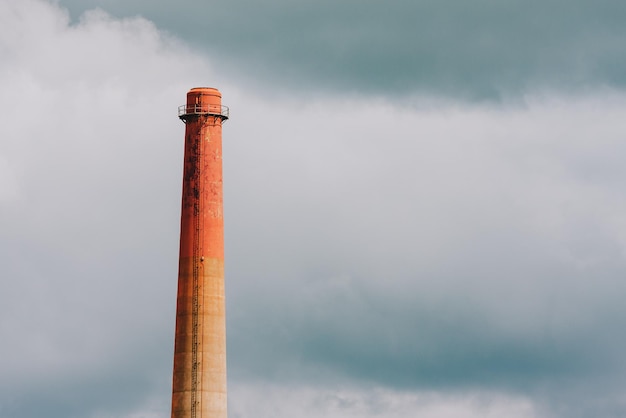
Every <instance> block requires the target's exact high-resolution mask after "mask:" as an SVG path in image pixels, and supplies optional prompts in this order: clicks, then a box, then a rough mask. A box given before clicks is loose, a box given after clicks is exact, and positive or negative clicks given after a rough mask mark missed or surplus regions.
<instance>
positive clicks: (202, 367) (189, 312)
mask: <svg viewBox="0 0 626 418" xmlns="http://www.w3.org/2000/svg"><path fill="white" fill-rule="evenodd" d="M178 116H179V117H180V119H182V121H183V122H184V123H185V157H184V158H185V160H184V170H183V197H182V213H181V225H180V259H179V270H178V297H177V301H176V337H175V344H174V374H173V388H172V418H226V417H227V415H226V321H225V306H224V219H223V215H222V208H223V205H222V123H223V122H224V121H225V120H226V119H228V108H227V107H225V106H222V95H221V94H220V92H219V91H218V90H217V89H214V88H208V87H201V88H193V89H191V90H190V91H189V92H188V93H187V104H186V105H183V106H180V107H179V108H178Z"/></svg>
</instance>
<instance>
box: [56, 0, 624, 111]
mask: <svg viewBox="0 0 626 418" xmlns="http://www.w3.org/2000/svg"><path fill="white" fill-rule="evenodd" d="M61 4H63V5H66V6H68V7H70V9H71V10H72V11H73V12H74V15H75V16H77V15H78V14H80V12H82V11H83V10H86V9H88V8H91V7H94V6H100V7H103V8H105V9H106V10H108V11H110V12H112V13H114V14H117V15H120V16H128V15H135V14H139V15H143V16H146V17H148V18H149V19H152V20H154V21H155V22H157V24H158V25H159V26H160V27H163V28H166V29H168V30H170V31H171V32H173V33H174V34H176V35H178V36H182V37H183V38H184V39H186V40H187V41H188V42H190V43H191V44H193V45H196V46H197V47H200V48H201V49H204V50H207V51H210V52H211V54H213V56H214V57H215V58H216V59H217V60H218V61H219V62H218V63H217V65H219V66H220V68H223V69H224V71H232V72H234V73H238V74H239V75H242V76H243V77H244V79H247V80H248V81H249V82H251V83H260V84H269V86H271V87H268V89H269V90H273V89H277V88H278V89H291V90H304V91H307V92H310V91H311V90H321V91H326V92H327V91H330V90H337V91H338V92H341V93H345V92H354V93H358V94H366V95H370V94H371V95H379V94H383V95H389V96H397V95H401V96H402V95H411V94H427V95H436V96H439V95H443V96H450V97H455V98H465V99H472V100H475V99H478V100H481V99H488V100H492V99H500V98H502V97H511V96H513V97H516V96H519V95H524V94H525V93H527V92H533V91H537V90H542V89H549V90H552V89H556V90H566V91H569V90H574V91H586V90H587V89H590V88H594V87H598V86H605V85H606V86H612V87H617V88H620V89H621V88H623V87H624V86H625V85H626V74H625V73H624V70H623V68H624V67H625V64H626V62H625V60H626V58H624V57H626V53H625V52H626V51H625V49H624V44H623V42H622V40H623V39H624V38H625V37H626V29H624V28H625V27H626V26H625V25H624V16H626V6H625V5H624V4H623V2H620V1H618V0H603V1H599V2H593V3H589V2H584V1H565V0H551V1H547V2H546V1H530V2H529V1H521V0H517V1H508V2H494V1H491V0H479V1H471V2H468V1H462V0H456V1H446V2H441V1H431V0H427V1H391V2H385V3H381V2H376V1H365V2H363V1H356V0H352V1H342V2H334V1H321V2H319V1H318V2H314V3H298V2H296V3H294V2H289V1H278V0H277V1H270V2H263V3H259V2H250V1H242V0H236V1H229V2H222V3H216V2H206V1H199V0H185V1H183V2H178V3H176V4H174V3H169V2H147V1H141V0H133V1H99V0H90V1H75V0H63V1H61Z"/></svg>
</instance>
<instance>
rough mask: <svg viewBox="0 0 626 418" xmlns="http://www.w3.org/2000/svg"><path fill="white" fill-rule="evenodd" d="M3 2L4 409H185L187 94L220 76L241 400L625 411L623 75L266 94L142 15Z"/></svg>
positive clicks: (240, 410)
mask: <svg viewBox="0 0 626 418" xmlns="http://www.w3.org/2000/svg"><path fill="white" fill-rule="evenodd" d="M0 7H1V8H2V9H1V11H2V12H3V13H0V16H11V14H10V13H13V12H16V11H17V12H19V13H14V15H13V17H14V19H8V20H7V21H6V23H7V25H8V24H9V23H10V22H13V26H7V25H0V46H1V47H2V49H1V51H2V53H3V54H4V55H3V58H7V59H6V61H5V66H4V67H3V68H4V72H2V73H0V83H1V85H2V91H3V95H2V96H0V109H2V111H1V112H0V118H1V119H0V120H1V122H2V123H0V136H1V137H2V138H3V141H1V142H0V161H2V162H4V163H3V164H4V165H3V168H2V170H3V171H1V172H0V174H2V173H6V174H7V176H9V180H8V181H4V180H3V181H0V185H1V184H10V185H11V191H10V192H9V193H4V191H2V192H0V197H1V200H0V215H2V216H0V229H1V230H2V234H1V236H0V249H1V250H2V251H0V278H1V279H2V280H1V281H0V287H1V288H0V334H1V336H2V338H1V339H2V341H3V350H4V351H3V356H2V358H1V359H0V369H1V370H2V373H0V388H1V389H2V390H0V393H1V394H2V395H1V396H0V411H2V412H5V411H11V413H13V414H14V415H15V416H43V415H45V416H49V417H54V416H55V415H56V416H58V417H66V416H72V415H74V416H88V417H94V418H100V417H106V416H112V415H113V416H124V417H129V418H131V417H132V418H134V417H136V416H154V417H158V416H167V413H168V399H169V396H170V394H169V379H170V377H171V376H170V373H171V370H170V367H171V349H172V345H171V344H172V336H173V321H174V318H173V313H174V303H175V294H174V292H175V286H176V284H175V276H176V257H177V233H178V231H177V229H178V222H179V219H178V214H179V212H178V210H179V202H180V200H179V199H180V174H181V172H182V168H181V159H182V158H181V157H182V156H181V152H182V147H181V145H182V143H181V141H182V132H183V131H182V129H183V127H182V124H181V123H180V122H179V121H178V120H176V117H175V114H174V112H175V108H176V105H177V104H179V103H180V102H181V101H183V100H184V93H185V92H186V90H187V89H188V88H189V87H191V86H194V85H204V84H205V83H209V82H210V83H211V84H213V83H215V84H214V85H217V86H218V87H220V89H221V90H222V92H223V93H224V103H225V104H226V105H229V106H231V110H232V113H231V115H232V119H231V120H230V121H228V122H227V124H226V125H225V127H224V163H225V166H224V167H225V199H226V200H225V213H226V214H227V215H226V222H227V225H226V229H227V234H226V244H227V248H226V250H227V253H226V254H227V277H228V279H227V298H228V300H227V303H228V338H229V346H228V347H229V348H228V349H229V353H228V354H229V373H230V374H229V379H230V380H229V384H230V385H231V388H233V391H232V393H233V394H234V398H231V403H233V402H235V407H234V408H232V410H233V411H234V413H235V414H239V415H235V416H242V417H244V416H250V415H252V414H253V413H252V412H251V411H254V412H255V416H260V417H269V416H273V417H274V416H293V415H294V412H295V411H297V408H298V402H299V401H300V400H302V401H303V402H304V403H303V404H304V405H308V406H310V409H309V410H307V411H305V412H303V414H302V416H305V417H307V416H321V415H324V412H325V411H326V412H329V413H330V414H334V416H346V415H347V416H350V414H352V416H360V417H361V416H366V417H367V416H375V415H376V414H379V415H380V414H383V413H385V415H386V416H390V417H412V416H416V415H417V414H416V411H423V404H422V403H421V402H422V401H421V400H420V399H421V398H420V396H422V395H424V394H425V393H426V394H427V393H432V392H434V393H436V394H437V397H440V399H439V400H438V401H437V402H439V405H440V406H441V405H443V406H446V407H447V408H452V411H457V410H456V409H454V405H456V404H458V403H459V402H460V403H461V404H463V406H462V408H461V407H459V408H461V409H463V408H464V410H465V411H466V412H467V410H469V411H470V412H467V413H466V414H460V413H455V412H449V411H450V409H444V411H446V412H433V413H432V414H431V415H426V414H423V415H422V416H429V417H430V416H432V417H437V418H439V417H441V416H446V415H447V416H463V417H465V416H468V417H475V416H489V415H488V414H480V411H481V409H480V407H478V406H476V405H475V404H473V403H472V402H470V401H467V404H466V401H465V400H466V399H472V397H473V396H475V393H488V394H490V396H492V397H494V398H495V399H496V400H498V399H499V401H497V402H496V401H494V405H496V406H494V407H493V408H486V407H485V408H483V409H484V410H487V411H492V412H493V411H495V412H493V413H492V415H491V416H520V417H531V416H532V417H550V416H553V415H555V414H556V415H560V416H568V417H570V416H571V417H590V416H610V414H613V415H616V416H618V415H619V414H620V413H622V415H623V411H624V407H623V402H622V401H621V399H622V398H621V394H620V390H621V388H622V387H623V383H624V362H623V360H622V352H623V351H624V347H625V345H626V341H624V339H623V337H622V334H623V333H622V332H621V329H622V328H623V326H622V325H623V323H624V319H625V318H624V315H625V310H624V308H623V303H622V295H623V294H624V290H625V289H624V284H623V280H622V278H623V276H624V248H625V242H626V241H625V238H624V237H626V232H625V230H624V225H626V224H625V223H624V220H623V213H626V210H625V208H624V205H625V204H626V203H625V200H624V196H623V193H622V190H625V189H626V184H624V183H625V181H624V179H626V169H625V168H624V165H623V164H622V163H621V159H620V158H619V156H620V155H624V154H625V152H626V149H624V144H623V141H622V136H623V135H622V133H623V132H622V131H623V127H624V126H623V121H624V120H626V118H625V116H624V111H623V109H624V108H625V107H624V98H623V96H621V95H620V94H614V95H613V96H609V95H600V96H597V97H595V98H594V97H593V96H592V97H587V98H577V99H576V100H570V98H567V97H566V98H552V99H545V98H544V99H541V100H540V99H533V98H532V97H531V98H529V99H527V102H526V107H518V108H514V109H499V110H495V109H493V108H491V109H484V108H477V107H464V106H457V107H454V106H446V107H438V108H436V109H434V108H432V107H428V106H425V107H423V108H418V109H416V108H405V107H399V106H392V105H390V104H389V103H385V102H382V101H379V102H375V103H374V102H372V101H358V100H352V101H351V100H345V99H339V98H334V99H329V98H317V99H316V100H300V99H297V98H293V97H291V98H285V97H277V96H272V97H269V98H268V97H266V96H265V97H263V96H255V95H254V94H250V92H249V91H247V90H246V89H244V88H242V87H236V86H235V85H234V83H233V78H229V77H226V76H225V75H224V73H219V72H217V71H216V70H211V68H210V66H209V64H208V63H207V62H206V59H205V58H204V57H202V56H193V54H190V53H189V50H188V49H186V48H185V47H184V45H181V44H180V43H177V42H176V41H172V40H171V39H168V38H167V37H163V36H162V34H161V33H160V32H159V31H158V30H157V29H156V28H155V26H154V25H153V24H151V23H150V22H148V21H146V20H142V19H125V20H119V19H112V18H110V17H109V16H107V15H106V14H104V13H102V12H97V13H91V14H89V15H87V16H85V17H83V19H82V21H80V22H78V23H75V24H73V25H69V24H68V20H67V17H66V16H65V15H63V13H61V12H60V11H59V10H58V9H57V8H55V7H53V6H50V5H49V4H47V3H44V2H40V1H32V0H25V1H24V2H20V3H7V2H5V3H2V2H0ZM26 10H28V13H25V11H26ZM20 19H21V20H20ZM16 36H17V37H18V38H19V39H21V42H20V43H16V42H13V41H12V40H13V39H14V37H16ZM42 51H43V52H42ZM39 52H42V53H39ZM33 103H35V104H37V109H44V110H45V111H39V110H38V111H36V112H31V111H28V112H25V111H24V110H25V109H29V110H30V109H31V108H32V107H31V106H32V105H33ZM268 386H269V387H270V388H274V389H275V390H273V389H271V390H270V389H267V390H269V391H270V392H271V393H270V395H271V396H269V397H268V398H267V399H270V401H267V400H265V401H263V402H265V403H263V402H261V400H263V399H266V398H265V397H264V396H263V395H264V393H266V392H265V390H266V388H267V387H268ZM346 388H349V390H353V391H355V393H352V394H348V395H346V394H345V393H342V390H344V391H345V390H348V389H346ZM372 388H382V389H380V390H382V391H385V395H384V396H382V395H381V399H382V400H381V401H380V402H373V401H372V402H370V403H368V402H367V399H371V396H370V395H371V394H372V393H371V390H372ZM68 393H71V394H72V395H73V396H75V397H72V398H71V399H70V398H68V397H67V394H68ZM407 393H408V394H409V395H407ZM292 396H293V398H292ZM407 396H408V398H409V399H408V400H406V399H405V397H407ZM413 397H415V399H414V398H413ZM76 398H78V399H79V400H76ZM509 398H512V399H514V400H515V402H509V401H508V399H509ZM403 399H404V400H403ZM459 399H461V401H459ZM108 401H110V402H108ZM396 401H398V402H399V403H396ZM437 402H436V403H437ZM250 405H254V408H258V409H259V410H260V412H259V413H256V412H257V410H256V409H252V407H251V406H250ZM398 405H401V406H402V408H405V409H402V408H400V409H398V408H399V407H398ZM529 405H530V406H529ZM282 406H284V409H282V410H280V408H281V407H282ZM533 408H537V410H534V409H533ZM42 411H46V413H44V412H42ZM476 411H478V412H476ZM515 411H517V412H515ZM520 411H521V412H520ZM316 414H317V415H316ZM5 415H6V414H5Z"/></svg>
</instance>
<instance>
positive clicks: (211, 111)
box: [178, 104, 229, 122]
mask: <svg viewBox="0 0 626 418" xmlns="http://www.w3.org/2000/svg"><path fill="white" fill-rule="evenodd" d="M228 114H229V113H228V106H221V105H214V104H192V105H182V106H178V117H179V118H181V119H182V120H183V122H187V119H191V118H193V117H198V116H213V117H216V118H220V119H221V120H222V121H225V120H227V119H228Z"/></svg>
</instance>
